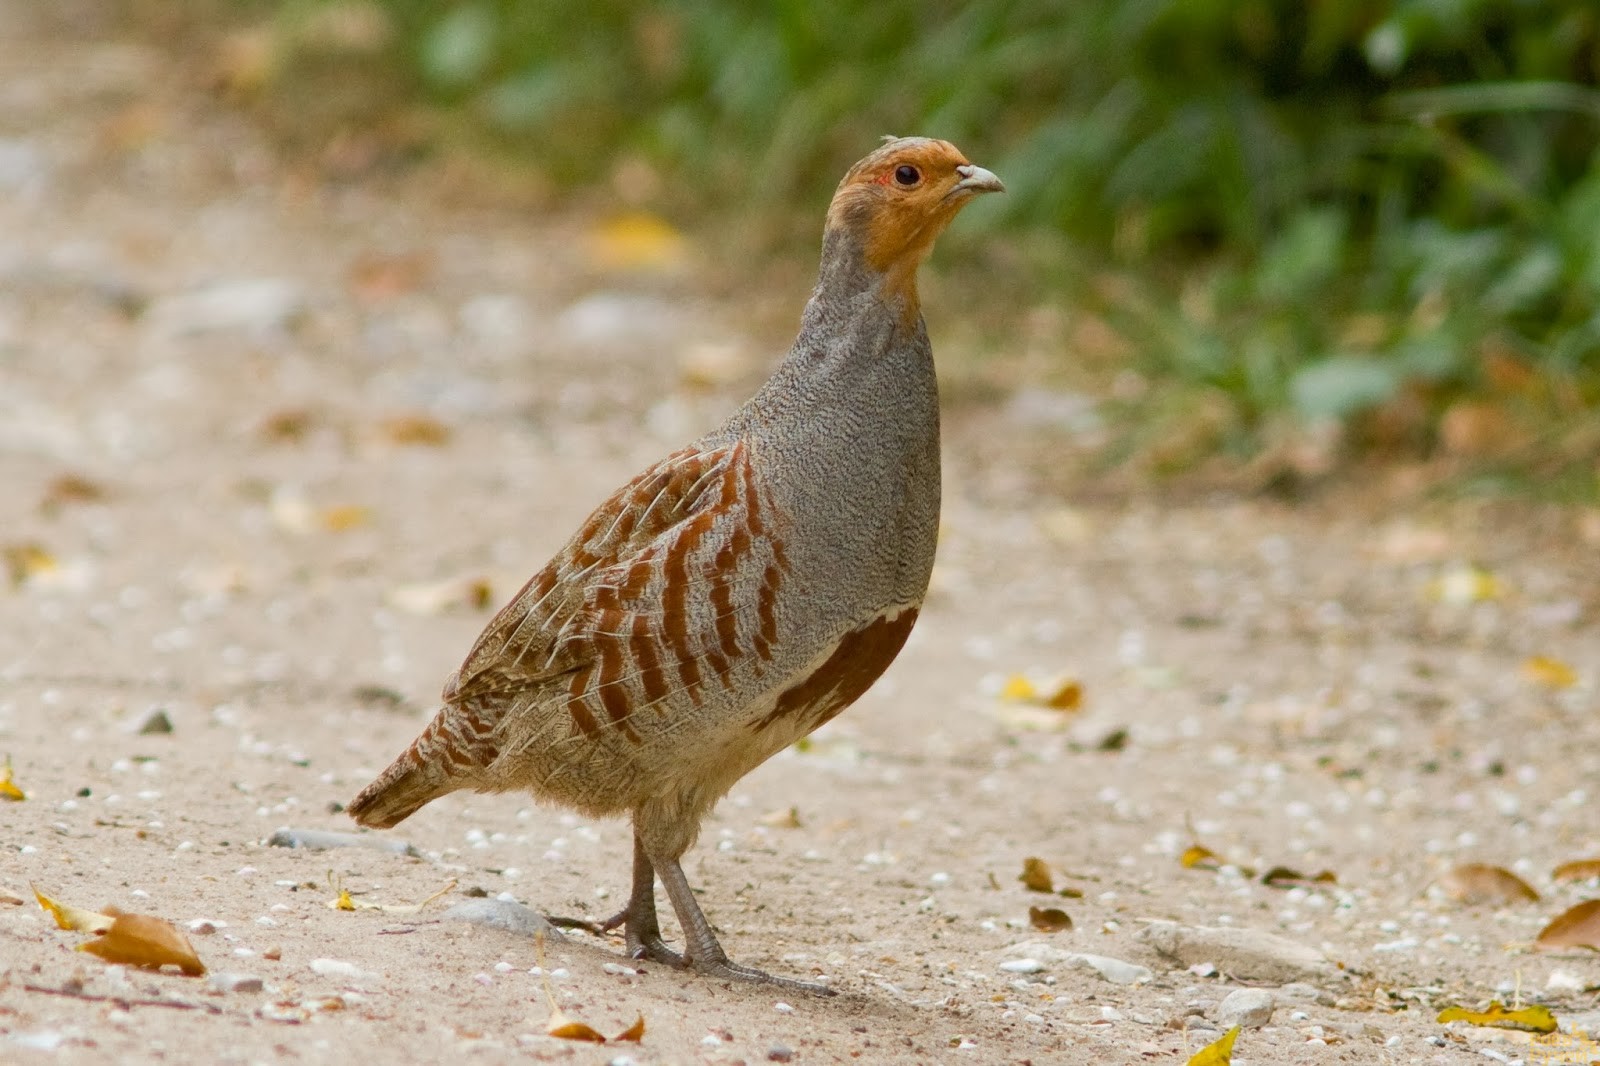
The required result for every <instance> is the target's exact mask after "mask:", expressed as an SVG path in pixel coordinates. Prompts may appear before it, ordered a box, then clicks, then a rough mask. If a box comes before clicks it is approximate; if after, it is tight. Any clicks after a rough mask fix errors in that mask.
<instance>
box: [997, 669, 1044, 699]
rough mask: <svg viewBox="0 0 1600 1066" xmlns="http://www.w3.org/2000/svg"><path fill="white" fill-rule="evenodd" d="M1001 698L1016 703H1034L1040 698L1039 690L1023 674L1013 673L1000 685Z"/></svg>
mask: <svg viewBox="0 0 1600 1066" xmlns="http://www.w3.org/2000/svg"><path fill="white" fill-rule="evenodd" d="M1000 698H1001V699H1003V700H1011V701H1013V702H1015V703H1032V702H1033V701H1034V700H1037V699H1038V698H1039V690H1038V689H1037V688H1035V687H1034V685H1033V682H1032V681H1029V680H1028V679H1027V678H1025V677H1023V676H1022V675H1021V674H1012V675H1011V676H1010V677H1008V678H1006V683H1005V684H1004V685H1002V686H1001V687H1000Z"/></svg>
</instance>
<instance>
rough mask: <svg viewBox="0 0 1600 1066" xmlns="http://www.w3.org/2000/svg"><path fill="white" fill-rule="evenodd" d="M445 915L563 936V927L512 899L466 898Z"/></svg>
mask: <svg viewBox="0 0 1600 1066" xmlns="http://www.w3.org/2000/svg"><path fill="white" fill-rule="evenodd" d="M444 919H445V920H446V921H452V922H473V923H475V924H477V925H486V926H488V927H489V928H491V929H502V930H504V931H506V932H508V933H518V934H521V935H523V936H544V937H552V938H555V939H560V937H561V930H559V929H557V928H556V927H555V926H553V925H551V924H550V923H549V922H548V921H546V920H545V917H544V915H542V914H540V913H539V912H538V911H536V910H533V909H532V908H529V907H525V906H523V905H522V904H520V903H515V902H512V901H510V900H503V899H469V900H463V901H462V902H460V903H457V904H456V905H455V906H453V907H451V908H450V909H449V910H447V911H445V912H444Z"/></svg>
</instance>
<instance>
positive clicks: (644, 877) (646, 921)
mask: <svg viewBox="0 0 1600 1066" xmlns="http://www.w3.org/2000/svg"><path fill="white" fill-rule="evenodd" d="M549 921H550V924H551V925H555V926H560V927H562V928H564V929H586V930H588V931H589V932H591V933H594V934H595V935H597V936H600V935H603V934H605V933H609V932H611V931H612V930H613V929H615V928H616V927H617V926H619V925H620V926H622V927H623V936H624V937H625V938H626V942H627V950H628V957H629V958H630V959H650V960H651V961H653V962H659V963H661V964H663V965H665V966H676V967H679V968H682V967H684V966H686V965H688V963H687V962H686V961H685V959H684V957H683V956H682V955H680V954H678V953H677V952H676V951H673V950H672V949H671V948H669V947H667V945H666V942H665V941H664V940H662V939H661V924H660V922H659V921H658V920H657V918H656V873H655V868H654V867H652V866H651V865H650V856H649V855H648V854H647V853H646V852H645V850H644V845H643V844H642V843H641V842H640V841H639V837H638V835H637V834H635V835H634V838H633V889H632V891H631V892H630V893H629V895H628V905H627V906H625V907H623V908H622V909H621V910H620V911H618V912H617V913H616V914H613V915H612V916H611V917H609V918H607V919H606V920H605V921H603V922H591V921H588V920H587V919H583V918H551V919H549Z"/></svg>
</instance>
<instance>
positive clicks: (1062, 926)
mask: <svg viewBox="0 0 1600 1066" xmlns="http://www.w3.org/2000/svg"><path fill="white" fill-rule="evenodd" d="M1028 924H1029V925H1032V926H1033V927H1034V928H1035V929H1037V930H1039V932H1041V933H1060V932H1064V931H1065V930H1068V929H1071V928H1072V917H1071V915H1069V914H1067V912H1066V911H1064V910H1062V909H1061V908H1060V907H1029V908H1028Z"/></svg>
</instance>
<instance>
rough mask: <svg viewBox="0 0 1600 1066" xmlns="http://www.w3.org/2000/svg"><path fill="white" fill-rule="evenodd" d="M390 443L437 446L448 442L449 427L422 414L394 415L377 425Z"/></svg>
mask: <svg viewBox="0 0 1600 1066" xmlns="http://www.w3.org/2000/svg"><path fill="white" fill-rule="evenodd" d="M379 428H380V429H381V431H382V433H383V436H384V438H385V439H386V440H388V441H389V443H391V444H417V445H423V446H425V447H430V448H438V447H441V446H443V445H445V444H448V443H450V427H449V426H447V425H445V424H444V423H443V422H440V421H439V420H438V419H437V418H432V417H430V416H428V415H424V414H407V415H396V416H395V417H393V418H390V419H386V420H385V421H384V423H383V425H382V426H381V427H379Z"/></svg>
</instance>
